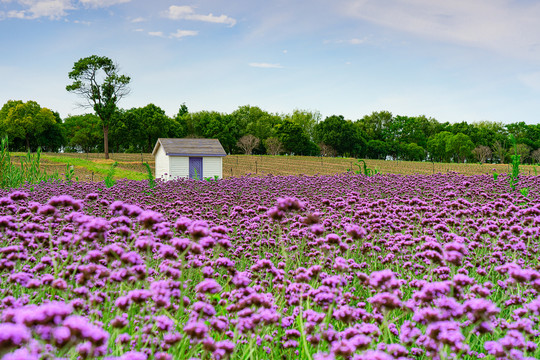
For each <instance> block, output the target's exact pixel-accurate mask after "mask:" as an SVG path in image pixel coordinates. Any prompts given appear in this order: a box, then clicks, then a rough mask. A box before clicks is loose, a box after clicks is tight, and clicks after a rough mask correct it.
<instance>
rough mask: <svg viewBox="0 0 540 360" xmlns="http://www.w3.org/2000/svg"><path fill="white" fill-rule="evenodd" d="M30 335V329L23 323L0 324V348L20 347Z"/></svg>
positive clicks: (28, 339)
mask: <svg viewBox="0 0 540 360" xmlns="http://www.w3.org/2000/svg"><path fill="white" fill-rule="evenodd" d="M30 337H31V334H30V331H29V330H28V329H27V328H26V326H24V325H19V324H9V323H7V324H0V350H2V349H10V348H13V347H22V346H23V345H24V344H26V343H27V342H28V341H30Z"/></svg>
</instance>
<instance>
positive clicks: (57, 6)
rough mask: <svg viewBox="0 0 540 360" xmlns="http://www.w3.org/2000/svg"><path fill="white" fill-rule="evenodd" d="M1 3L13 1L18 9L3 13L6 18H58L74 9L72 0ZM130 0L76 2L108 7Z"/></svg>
mask: <svg viewBox="0 0 540 360" xmlns="http://www.w3.org/2000/svg"><path fill="white" fill-rule="evenodd" d="M0 1H1V2H2V3H15V4H18V5H19V9H11V10H9V11H7V12H6V13H4V16H6V17H8V18H16V19H38V18H42V17H45V18H49V19H51V20H52V19H60V18H63V17H65V16H66V15H67V11H68V10H75V9H76V7H75V6H74V5H73V1H72V0H16V1H12V0H0ZM130 1H131V0H79V1H78V3H80V4H82V5H84V6H86V7H93V8H100V7H108V6H111V5H115V4H121V3H127V2H130Z"/></svg>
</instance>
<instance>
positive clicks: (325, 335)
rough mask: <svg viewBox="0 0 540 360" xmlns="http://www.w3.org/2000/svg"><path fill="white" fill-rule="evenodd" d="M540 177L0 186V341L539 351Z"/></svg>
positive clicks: (66, 351) (332, 352)
mask: <svg viewBox="0 0 540 360" xmlns="http://www.w3.org/2000/svg"><path fill="white" fill-rule="evenodd" d="M538 179H539V178H537V177H533V176H531V177H526V176H522V177H521V178H520V183H519V184H518V189H520V188H525V187H527V188H528V189H529V194H528V196H527V197H525V196H523V195H522V194H521V193H520V192H519V191H518V190H515V191H513V190H511V188H510V186H509V184H508V179H507V178H506V176H499V178H498V180H496V181H494V179H493V177H492V176H487V175H482V176H472V177H470V176H469V177H467V176H462V175H457V174H455V173H450V174H444V175H442V174H438V175H431V176H398V175H377V176H374V177H365V176H362V175H352V174H341V175H335V176H314V177H311V176H309V177H308V176H300V177H293V176H283V177H281V176H280V177H276V176H266V177H255V178H249V177H242V178H232V179H226V180H219V181H215V182H206V181H193V180H178V181H171V182H166V183H164V182H158V183H157V186H156V187H155V188H153V189H150V188H149V186H148V183H147V182H141V181H127V180H124V181H118V182H117V183H116V185H114V186H113V187H111V188H104V186H103V184H102V183H71V184H69V183H60V182H59V183H52V184H50V183H49V184H47V183H44V184H42V185H38V186H34V187H33V188H32V189H31V188H30V186H27V188H26V189H25V188H22V189H17V190H11V191H7V190H0V275H1V276H0V357H2V359H6V360H9V359H11V360H13V359H18V360H19V359H89V358H100V359H126V360H128V359H134V360H136V359H137V360H138V359H158V360H162V359H190V358H192V359H228V358H230V359H315V360H322V359H362V360H368V359H373V360H375V359H377V360H379V359H380V360H385V359H388V360H392V359H401V360H405V359H481V358H484V359H538V358H540V349H539V348H538V344H539V341H538V338H539V335H540V329H539V325H540V296H539V293H540V240H539V239H540V237H539V229H540V227H539V226H540V201H539V200H540V198H539V196H538V190H539V189H540V181H539V180H538Z"/></svg>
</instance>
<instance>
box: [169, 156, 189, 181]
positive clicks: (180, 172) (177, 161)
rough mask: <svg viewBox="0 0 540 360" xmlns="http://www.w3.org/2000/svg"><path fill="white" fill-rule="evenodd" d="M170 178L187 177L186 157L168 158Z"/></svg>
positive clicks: (187, 159) (187, 165)
mask: <svg viewBox="0 0 540 360" xmlns="http://www.w3.org/2000/svg"><path fill="white" fill-rule="evenodd" d="M169 158H170V176H169V179H174V178H177V177H185V178H187V177H189V158H188V157H187V156H169Z"/></svg>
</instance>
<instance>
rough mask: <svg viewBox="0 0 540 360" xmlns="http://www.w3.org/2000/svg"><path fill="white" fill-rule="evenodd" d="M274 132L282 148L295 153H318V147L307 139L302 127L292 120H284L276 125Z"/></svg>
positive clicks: (313, 154) (312, 154)
mask: <svg viewBox="0 0 540 360" xmlns="http://www.w3.org/2000/svg"><path fill="white" fill-rule="evenodd" d="M275 129H276V134H277V138H278V139H279V141H281V144H282V145H283V147H284V149H285V151H286V152H288V153H293V154H295V155H308V156H309V155H311V156H315V155H318V154H319V152H320V150H319V147H318V146H317V145H316V144H315V143H314V142H313V141H311V140H310V139H309V136H308V135H307V134H306V133H305V132H304V130H302V128H301V127H300V126H299V125H297V124H295V123H293V122H292V121H289V120H285V121H284V122H282V123H281V124H278V125H276V127H275Z"/></svg>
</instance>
